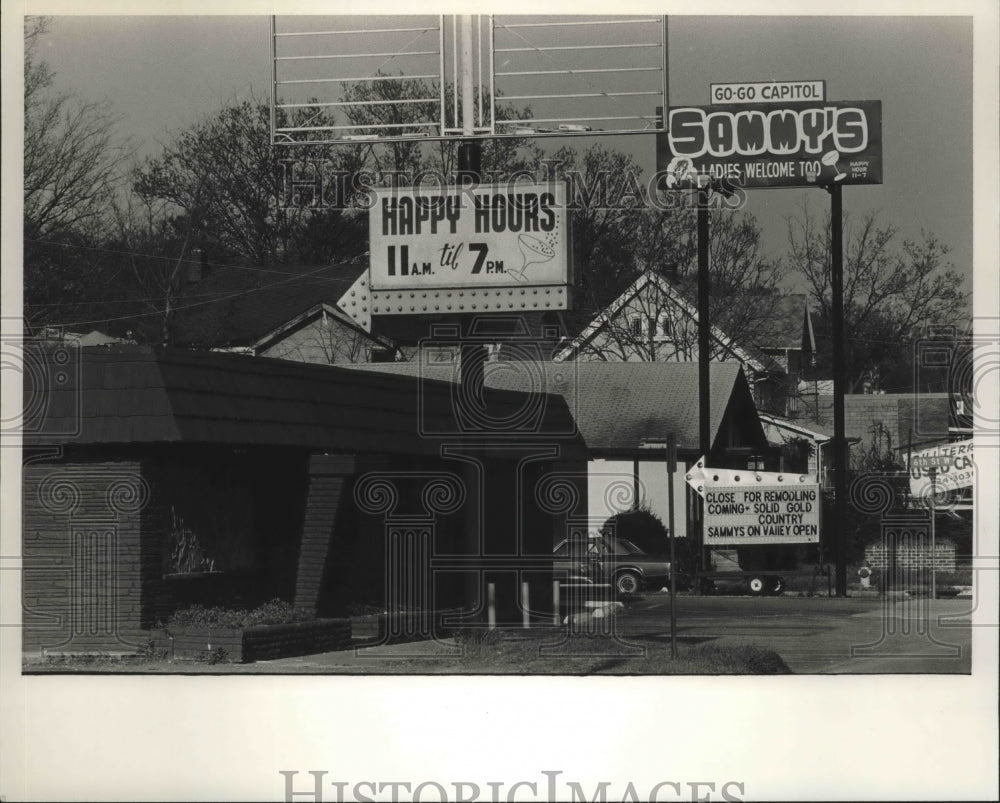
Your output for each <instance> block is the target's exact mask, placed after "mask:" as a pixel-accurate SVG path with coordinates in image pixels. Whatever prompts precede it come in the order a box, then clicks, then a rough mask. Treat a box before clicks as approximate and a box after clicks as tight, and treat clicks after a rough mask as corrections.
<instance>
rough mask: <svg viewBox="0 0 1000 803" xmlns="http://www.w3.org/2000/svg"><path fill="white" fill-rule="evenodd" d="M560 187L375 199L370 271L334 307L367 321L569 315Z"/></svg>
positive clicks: (512, 186)
mask: <svg viewBox="0 0 1000 803" xmlns="http://www.w3.org/2000/svg"><path fill="white" fill-rule="evenodd" d="M567 198H568V192H567V187H566V183H565V182H561V181H554V182H544V183H527V182H518V181H515V182H508V183H503V184H482V185H478V186H475V187H457V186H438V187H399V188H392V189H376V190H373V191H372V205H371V207H370V209H369V214H368V230H369V255H370V256H369V259H370V264H369V270H368V273H367V274H366V275H365V276H363V277H361V278H359V280H358V281H357V282H356V283H355V285H354V286H352V287H351V289H350V290H349V291H348V293H346V294H345V295H344V296H343V298H341V299H340V301H339V302H338V305H339V306H340V308H341V309H343V310H344V311H345V312H346V313H347V314H348V315H351V317H353V318H354V319H355V320H356V321H358V323H360V324H361V325H362V326H364V327H365V328H366V329H370V327H371V316H372V315H435V316H436V315H449V314H462V313H475V312H494V313H496V312H524V311H529V312H544V311H546V310H565V309H568V307H569V300H570V294H569V285H570V284H571V283H572V280H573V277H572V270H571V260H570V244H571V232H570V222H571V220H570V214H569V210H568V208H567Z"/></svg>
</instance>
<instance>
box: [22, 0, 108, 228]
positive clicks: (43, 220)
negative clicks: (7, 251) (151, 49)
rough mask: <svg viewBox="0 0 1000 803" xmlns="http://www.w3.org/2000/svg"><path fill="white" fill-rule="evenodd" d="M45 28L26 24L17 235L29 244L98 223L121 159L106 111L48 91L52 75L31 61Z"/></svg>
mask: <svg viewBox="0 0 1000 803" xmlns="http://www.w3.org/2000/svg"><path fill="white" fill-rule="evenodd" d="M47 27H48V21H47V20H46V19H44V18H37V17H36V18H31V19H29V20H28V21H27V22H26V23H25V34H24V231H25V238H26V239H31V240H36V239H45V238H50V237H56V236H59V235H61V234H66V233H69V232H72V231H76V230H79V229H81V228H82V227H85V226H86V227H88V228H91V229H92V228H94V227H95V226H97V225H100V224H102V223H103V222H105V221H104V218H103V216H104V212H105V211H106V210H107V207H108V203H109V201H110V199H111V198H112V196H113V194H114V192H115V189H116V187H117V186H118V185H119V184H120V183H121V181H122V175H121V173H120V172H119V170H118V167H119V165H120V164H121V162H122V159H123V158H125V157H126V155H127V153H128V146H127V145H126V144H125V143H123V142H122V141H120V140H119V139H118V138H117V137H116V135H115V126H116V124H117V123H118V119H119V118H117V117H115V116H114V115H113V114H112V112H111V109H110V106H109V105H108V104H107V103H103V102H91V101H85V100H83V99H81V98H80V97H78V96H76V95H74V94H72V93H68V92H56V91H54V89H53V83H54V78H55V76H54V74H53V72H52V71H51V69H50V68H49V66H48V65H47V64H45V63H44V62H40V61H38V60H37V58H36V53H37V46H38V42H39V40H40V38H41V37H42V36H43V35H44V33H45V32H46V30H47Z"/></svg>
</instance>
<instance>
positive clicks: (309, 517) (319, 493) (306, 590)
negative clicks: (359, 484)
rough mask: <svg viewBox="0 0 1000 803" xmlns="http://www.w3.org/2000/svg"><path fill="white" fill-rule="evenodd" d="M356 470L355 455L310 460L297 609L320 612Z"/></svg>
mask: <svg viewBox="0 0 1000 803" xmlns="http://www.w3.org/2000/svg"><path fill="white" fill-rule="evenodd" d="M356 470H357V466H356V459H355V456H354V455H342V454H335V455H313V456H312V457H310V458H309V495H308V497H307V499H306V511H305V516H304V518H303V522H302V540H301V543H300V546H299V566H298V571H297V572H296V575H295V607H296V608H309V609H311V610H314V611H315V610H316V606H317V604H318V602H319V591H320V584H321V583H322V582H323V571H324V569H325V568H326V558H327V554H328V553H329V551H330V541H331V539H332V537H333V532H334V527H335V526H336V523H337V514H338V512H339V511H340V508H341V505H342V502H343V498H344V491H345V490H346V489H347V488H348V485H349V481H350V478H351V477H352V476H353V475H354V474H355V472H356Z"/></svg>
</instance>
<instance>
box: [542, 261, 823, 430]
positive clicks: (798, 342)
mask: <svg viewBox="0 0 1000 803" xmlns="http://www.w3.org/2000/svg"><path fill="white" fill-rule="evenodd" d="M761 301H762V303H761V316H760V319H759V320H754V321H753V322H752V324H753V325H752V326H748V327H747V329H748V330H749V331H752V333H753V334H752V342H751V337H750V336H748V337H745V338H739V337H734V336H731V335H729V334H728V333H727V332H725V331H723V330H722V329H721V328H720V327H718V326H713V327H712V329H711V343H712V360H713V361H730V360H735V361H736V362H739V363H740V365H742V367H743V370H744V372H745V373H746V376H747V380H748V381H749V383H750V387H751V389H752V391H753V396H754V399H755V401H756V402H757V405H758V407H760V408H761V409H766V410H769V411H772V412H775V413H778V414H784V413H785V412H786V410H787V404H788V399H789V398H790V397H792V396H793V395H794V393H795V389H796V387H797V384H798V378H799V376H800V375H801V372H802V369H803V367H804V365H805V364H807V363H808V361H809V359H810V357H811V354H812V353H814V352H815V339H814V337H813V328H812V319H811V317H810V315H809V308H808V305H807V303H806V297H805V296H804V295H788V296H783V297H774V296H768V297H766V298H762V300H761ZM765 302H766V303H765ZM554 359H555V360H556V361H558V362H564V361H595V360H596V361H608V362H696V361H697V360H698V310H697V306H696V305H695V304H694V303H693V302H692V301H691V300H690V299H689V298H687V297H686V296H685V294H684V293H683V292H682V291H681V290H680V289H679V288H678V286H677V285H676V284H675V283H674V282H672V281H671V280H670V279H669V278H668V277H667V276H665V275H663V274H662V273H659V272H657V271H655V270H647V271H645V272H644V273H642V275H641V276H639V277H638V278H637V279H636V280H635V281H634V282H633V283H632V284H631V285H630V286H629V287H628V288H627V289H626V290H625V291H624V292H623V293H622V294H621V295H620V296H619V297H618V298H616V299H615V300H614V301H613V302H612V303H611V304H609V305H608V307H607V308H606V309H604V310H602V311H601V312H600V313H599V314H598V315H597V316H596V317H595V318H594V319H593V320H592V321H591V322H590V324H589V325H587V326H586V327H584V329H583V330H582V331H581V332H580V334H579V335H577V336H576V337H575V338H573V339H572V340H571V341H569V342H568V343H566V344H565V345H564V346H563V347H562V348H561V349H560V350H559V351H558V352H557V354H556V355H555V357H554Z"/></svg>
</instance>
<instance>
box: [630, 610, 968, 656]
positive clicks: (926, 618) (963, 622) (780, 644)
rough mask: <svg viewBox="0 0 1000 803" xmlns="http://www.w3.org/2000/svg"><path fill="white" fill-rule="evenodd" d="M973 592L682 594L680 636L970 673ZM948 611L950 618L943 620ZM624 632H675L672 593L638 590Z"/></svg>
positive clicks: (666, 635)
mask: <svg viewBox="0 0 1000 803" xmlns="http://www.w3.org/2000/svg"><path fill="white" fill-rule="evenodd" d="M969 609H970V603H969V601H967V600H934V601H933V602H932V601H931V600H929V599H927V598H922V597H915V598H900V599H885V598H878V597H865V598H852V597H848V598H828V597H737V596H705V597H697V596H688V595H683V594H682V595H678V596H677V638H678V641H679V642H681V643H699V642H711V643H714V644H719V645H735V644H755V645H757V646H760V647H766V648H769V649H772V650H774V651H775V652H777V653H778V654H779V655H780V656H781V657H782V658H783V659H784V661H785V663H786V664H787V665H788V667H789V668H790V669H791V670H792V671H793V672H795V673H802V674H816V673H824V674H847V673H852V674H853V673H889V674H894V673H931V674H967V673H969V672H971V669H972V636H971V626H970V625H969V623H968V620H967V619H965V618H963V614H965V613H967V612H968V611H969ZM942 617H947V618H948V620H949V622H948V624H947V625H945V624H943V623H942V622H941V621H940V620H941V619H942ZM617 626H618V628H619V632H621V633H622V635H624V636H628V635H644V636H653V635H661V636H662V637H664V638H669V633H670V596H669V595H668V594H648V595H646V596H644V597H642V598H636V599H634V600H632V601H631V603H630V604H629V605H627V606H626V609H625V611H624V612H623V613H622V614H621V616H619V617H618V621H617Z"/></svg>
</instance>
